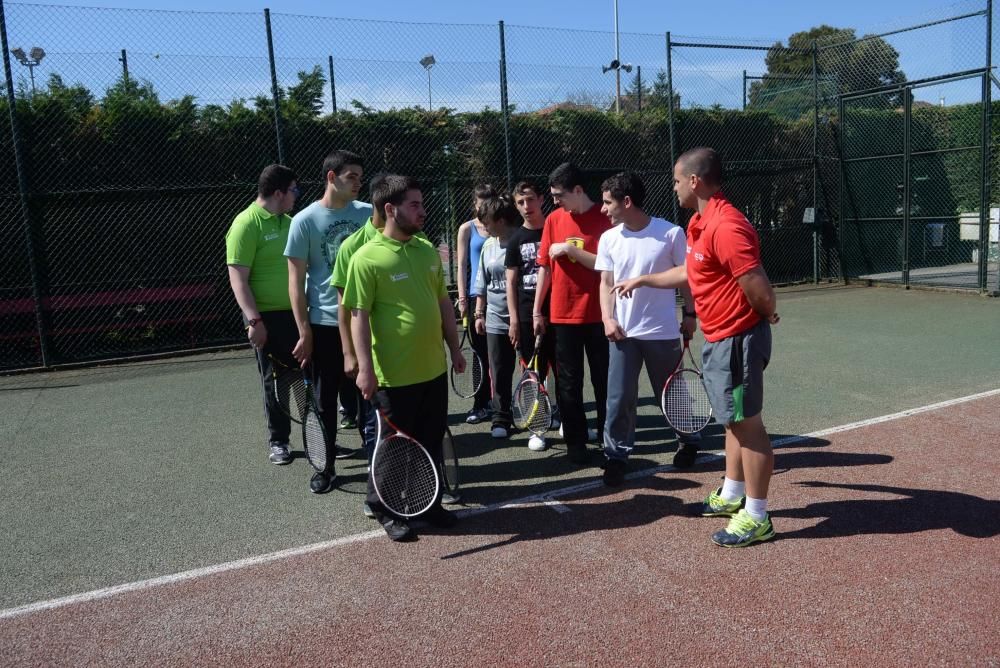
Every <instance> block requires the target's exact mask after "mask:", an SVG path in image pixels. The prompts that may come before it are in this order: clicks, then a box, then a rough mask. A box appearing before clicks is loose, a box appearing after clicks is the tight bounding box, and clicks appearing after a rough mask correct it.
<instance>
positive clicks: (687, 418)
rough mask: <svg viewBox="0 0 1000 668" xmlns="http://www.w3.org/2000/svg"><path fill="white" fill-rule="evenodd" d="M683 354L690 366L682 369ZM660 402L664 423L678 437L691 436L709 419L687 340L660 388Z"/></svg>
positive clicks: (708, 407) (705, 394)
mask: <svg viewBox="0 0 1000 668" xmlns="http://www.w3.org/2000/svg"><path fill="white" fill-rule="evenodd" d="M684 353H687V356H688V359H689V360H690V362H691V364H690V366H687V367H682V365H683V363H684ZM660 402H661V407H662V408H663V415H664V417H666V418H667V422H668V423H669V424H670V426H671V427H673V428H674V431H677V432H679V433H681V434H695V433H697V432H699V431H701V430H702V429H704V428H705V425H707V424H708V422H709V420H711V419H712V403H711V402H710V401H709V400H708V391H707V390H706V389H705V381H704V379H703V378H702V375H701V370H700V369H699V368H698V365H697V363H696V362H695V360H694V354H693V353H692V352H691V339H687V338H686V339H684V350H683V351H681V357H680V359H679V360H677V368H675V369H674V372H673V373H671V374H670V377H669V378H668V379H667V383H666V385H664V386H663V396H662V397H661V400H660Z"/></svg>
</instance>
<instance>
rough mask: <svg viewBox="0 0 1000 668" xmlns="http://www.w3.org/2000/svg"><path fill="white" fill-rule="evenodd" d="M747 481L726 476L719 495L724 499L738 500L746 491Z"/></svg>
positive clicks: (727, 500)
mask: <svg viewBox="0 0 1000 668" xmlns="http://www.w3.org/2000/svg"><path fill="white" fill-rule="evenodd" d="M745 490H746V483H744V482H743V481H742V480H730V479H729V478H726V479H725V481H723V483H722V492H721V493H720V494H719V496H721V497H722V499H723V501H726V502H729V501H736V500H737V499H739V498H740V497H742V496H743V495H744V494H745V493H746V491H745Z"/></svg>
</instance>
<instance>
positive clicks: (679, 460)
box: [674, 443, 698, 469]
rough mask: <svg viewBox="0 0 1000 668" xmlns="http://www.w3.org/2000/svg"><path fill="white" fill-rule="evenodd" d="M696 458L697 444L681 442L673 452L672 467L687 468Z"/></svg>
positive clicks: (692, 464)
mask: <svg viewBox="0 0 1000 668" xmlns="http://www.w3.org/2000/svg"><path fill="white" fill-rule="evenodd" d="M696 459H698V446H696V445H688V444H684V443H682V444H681V445H680V446H679V447H678V448H677V452H676V453H675V454H674V468H678V469H689V468H691V467H692V466H694V462H695V460H696Z"/></svg>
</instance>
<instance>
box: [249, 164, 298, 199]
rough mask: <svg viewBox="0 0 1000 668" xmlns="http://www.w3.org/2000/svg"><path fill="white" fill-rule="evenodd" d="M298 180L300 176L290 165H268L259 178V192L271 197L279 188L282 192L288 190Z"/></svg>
mask: <svg viewBox="0 0 1000 668" xmlns="http://www.w3.org/2000/svg"><path fill="white" fill-rule="evenodd" d="M298 180H299V177H298V176H296V175H295V172H293V171H292V170H291V169H289V168H288V167H285V166H284V165H278V164H274V165H268V166H267V167H265V168H264V171H262V172H261V173H260V178H258V179H257V194H258V195H260V196H261V197H270V196H271V195H273V194H274V193H276V192H278V191H279V190H280V191H282V192H284V191H286V190H288V189H289V188H290V187H291V185H292V182H293V181H298Z"/></svg>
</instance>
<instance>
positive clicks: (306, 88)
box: [288, 65, 326, 116]
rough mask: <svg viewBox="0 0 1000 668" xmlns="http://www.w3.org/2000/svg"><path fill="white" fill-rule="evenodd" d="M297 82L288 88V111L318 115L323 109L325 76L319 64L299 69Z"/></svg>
mask: <svg viewBox="0 0 1000 668" xmlns="http://www.w3.org/2000/svg"><path fill="white" fill-rule="evenodd" d="M298 77H299V82H298V83H297V84H295V85H293V86H291V87H289V89H288V110H289V113H295V112H298V113H303V114H309V115H312V116H319V115H320V112H322V111H323V87H324V86H325V85H326V77H325V76H324V75H323V70H322V68H320V66H319V65H316V66H315V67H313V68H312V71H310V72H306V71H304V70H300V71H299V73H298Z"/></svg>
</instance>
